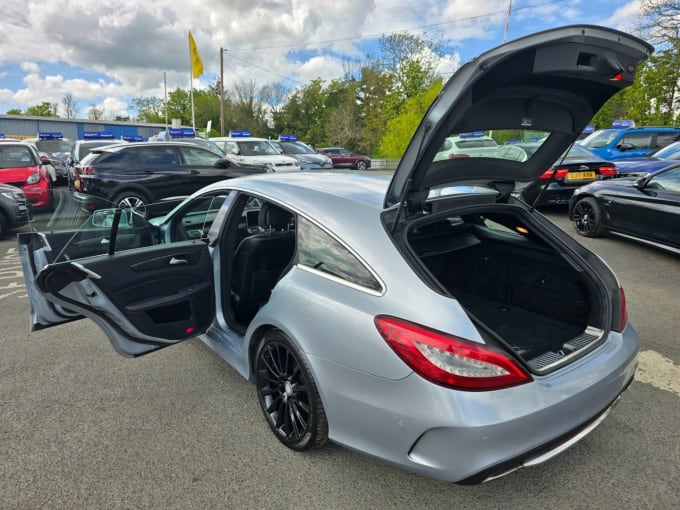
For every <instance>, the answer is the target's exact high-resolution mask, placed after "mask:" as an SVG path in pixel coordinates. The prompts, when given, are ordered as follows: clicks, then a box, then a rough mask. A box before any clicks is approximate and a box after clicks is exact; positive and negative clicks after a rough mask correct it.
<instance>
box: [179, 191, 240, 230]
mask: <svg viewBox="0 0 680 510" xmlns="http://www.w3.org/2000/svg"><path fill="white" fill-rule="evenodd" d="M228 197H229V194H228V193H227V192H224V191H222V192H219V193H214V192H213V193H210V194H209V195H203V196H200V197H195V198H194V199H192V200H191V202H189V203H188V204H186V205H185V206H184V208H183V209H182V211H181V213H179V214H178V215H177V217H176V218H175V219H174V220H173V221H174V223H175V224H174V226H173V231H174V233H175V235H174V236H173V237H174V239H173V240H175V241H183V240H186V239H208V240H212V239H214V238H216V237H217V231H218V230H219V225H220V223H221V221H217V220H218V214H219V212H220V209H221V207H222V205H223V204H224V202H225V200H227V198H228ZM220 219H221V217H220ZM213 225H214V228H213Z"/></svg>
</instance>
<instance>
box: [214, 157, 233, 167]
mask: <svg viewBox="0 0 680 510" xmlns="http://www.w3.org/2000/svg"><path fill="white" fill-rule="evenodd" d="M230 166H231V161H229V160H228V159H225V158H222V159H218V160H217V161H215V168H229V167H230Z"/></svg>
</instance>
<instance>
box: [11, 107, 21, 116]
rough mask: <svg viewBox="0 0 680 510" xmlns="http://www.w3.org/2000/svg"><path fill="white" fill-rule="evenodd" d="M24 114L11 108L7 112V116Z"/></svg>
mask: <svg viewBox="0 0 680 510" xmlns="http://www.w3.org/2000/svg"><path fill="white" fill-rule="evenodd" d="M23 114H24V112H22V111H21V110H20V109H19V108H11V109H9V110H7V115H23Z"/></svg>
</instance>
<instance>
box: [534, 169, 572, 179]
mask: <svg viewBox="0 0 680 510" xmlns="http://www.w3.org/2000/svg"><path fill="white" fill-rule="evenodd" d="M553 172H554V173H555V176H554V177H553V179H564V178H565V177H566V175H567V174H568V173H569V170H568V169H566V168H550V169H549V170H546V171H545V172H543V173H542V174H541V177H539V179H550V176H551V175H552V174H553Z"/></svg>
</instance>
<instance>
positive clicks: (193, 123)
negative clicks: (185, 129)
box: [189, 30, 196, 133]
mask: <svg viewBox="0 0 680 510" xmlns="http://www.w3.org/2000/svg"><path fill="white" fill-rule="evenodd" d="M189 34H191V30H189ZM189 82H190V84H191V128H192V129H193V130H194V133H195V132H196V115H195V113H194V61H193V57H192V55H191V46H190V47H189Z"/></svg>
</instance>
